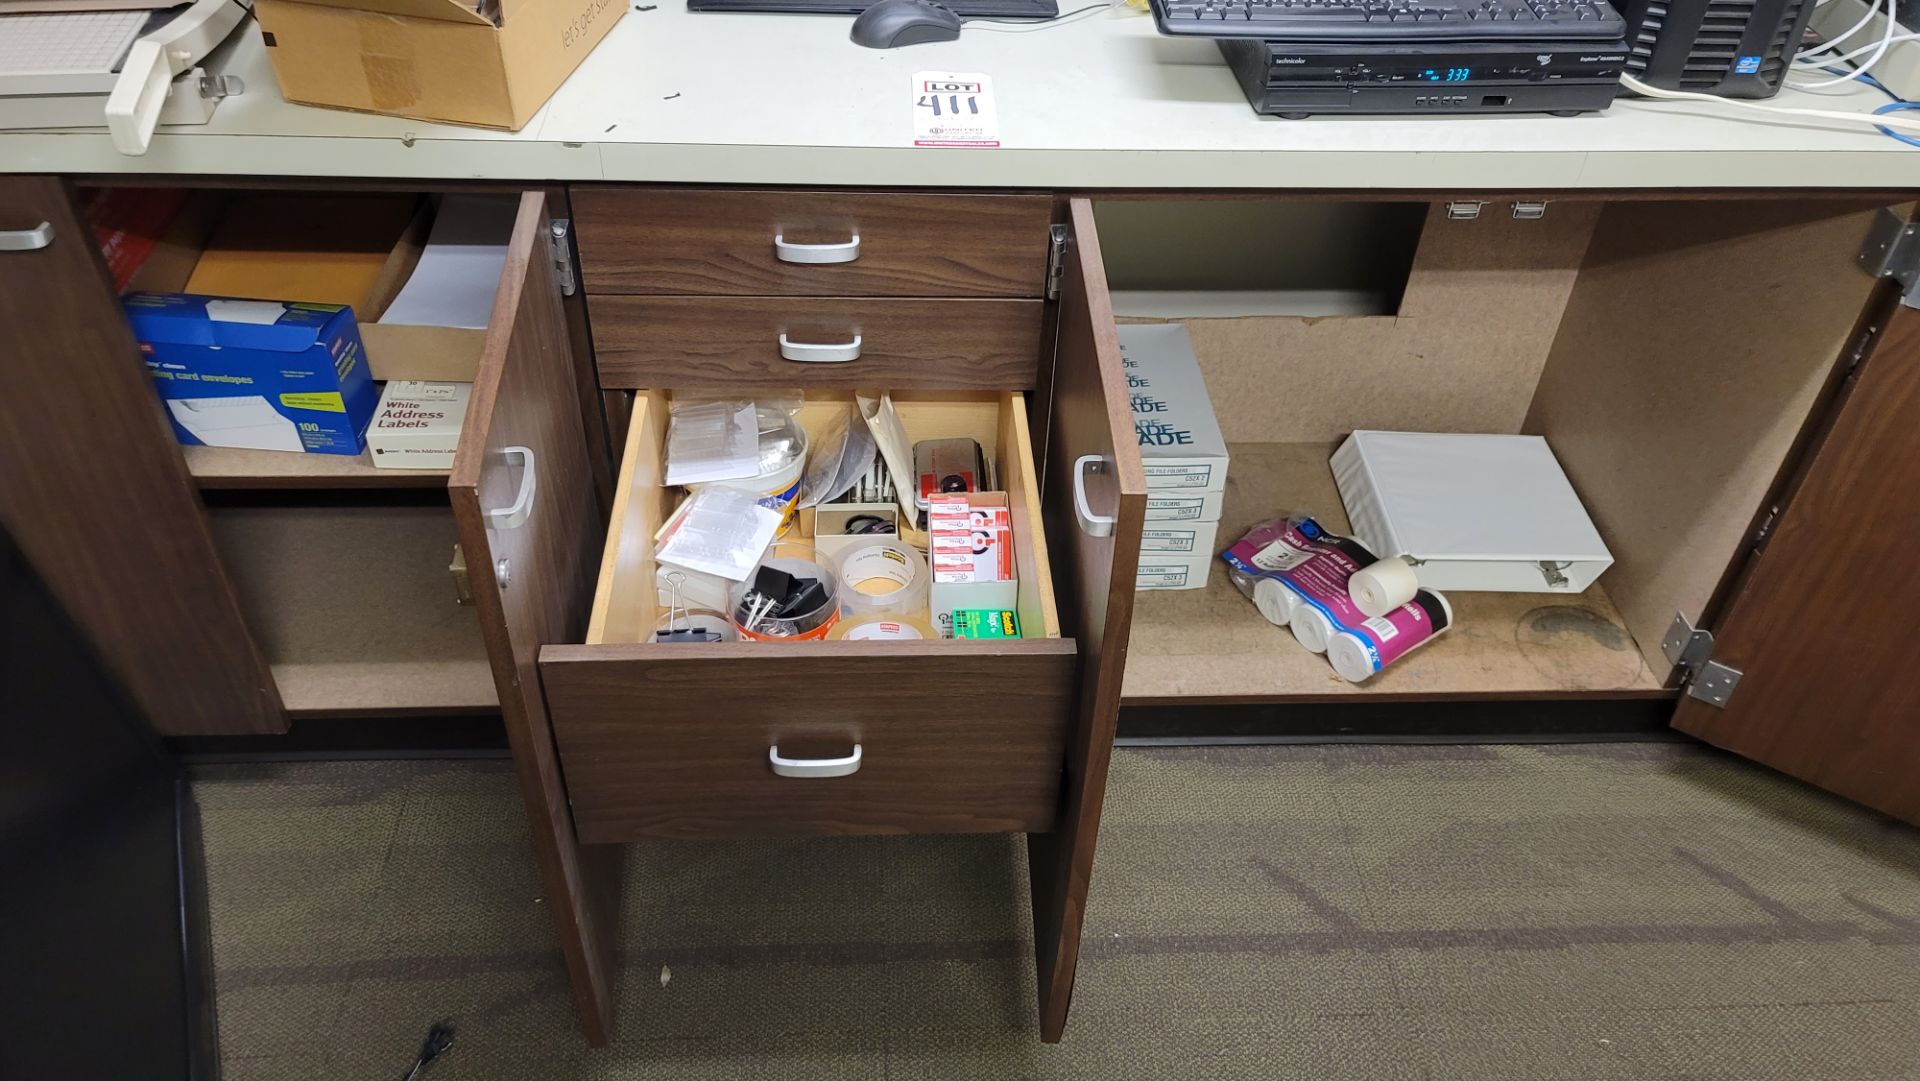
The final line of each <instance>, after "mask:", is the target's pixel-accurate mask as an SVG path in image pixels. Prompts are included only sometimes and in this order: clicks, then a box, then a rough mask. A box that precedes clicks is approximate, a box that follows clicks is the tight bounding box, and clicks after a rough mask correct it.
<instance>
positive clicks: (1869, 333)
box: [1842, 323, 1880, 379]
mask: <svg viewBox="0 0 1920 1081" xmlns="http://www.w3.org/2000/svg"><path fill="white" fill-rule="evenodd" d="M1879 338H1880V328H1879V327H1878V326H1876V325H1874V324H1872V323H1869V324H1867V327H1866V329H1865V330H1862V331H1861V332H1860V337H1859V338H1858V339H1857V340H1856V341H1855V342H1854V343H1853V349H1852V350H1851V351H1850V352H1848V353H1847V370H1846V371H1845V372H1844V373H1842V374H1843V375H1844V376H1845V377H1846V378H1848V379H1851V378H1853V375H1854V371H1855V369H1857V368H1859V367H1860V362H1861V361H1863V360H1865V359H1867V354H1868V353H1871V352H1873V343H1874V342H1875V341H1877V340H1879Z"/></svg>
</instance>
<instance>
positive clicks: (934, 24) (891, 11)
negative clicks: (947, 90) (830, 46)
mask: <svg viewBox="0 0 1920 1081" xmlns="http://www.w3.org/2000/svg"><path fill="white" fill-rule="evenodd" d="M851 36H852V38H853V43H854V44H855V45H865V46H866V47H867V48H869V49H895V48H899V47H900V46H902V45H921V44H924V43H926V42H929V41H952V40H954V39H955V38H957V37H959V36H960V16H958V15H955V14H954V13H953V10H952V9H951V8H947V7H943V6H941V5H939V4H936V3H934V2H933V0H880V2H879V3H877V4H875V5H873V6H872V7H870V8H868V9H867V10H865V11H863V12H861V13H860V17H859V18H857V19H855V20H853V33H852V35H851Z"/></svg>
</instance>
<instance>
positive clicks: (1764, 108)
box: [1620, 75, 1920, 135]
mask: <svg viewBox="0 0 1920 1081" xmlns="http://www.w3.org/2000/svg"><path fill="white" fill-rule="evenodd" d="M1620 85H1621V86H1624V87H1626V88H1627V89H1628V90H1631V91H1633V92H1634V93H1636V94H1639V95H1641V96H1642V97H1649V98H1658V99H1660V100H1662V101H1704V102H1707V103H1708V104H1711V105H1721V106H1726V107H1728V108H1733V109H1740V110H1743V111H1745V112H1749V113H1760V114H1762V115H1764V116H1772V117H1776V118H1788V119H1791V118H1794V117H1806V118H1808V119H1811V120H1829V121H1836V122H1840V123H1845V124H1865V125H1868V126H1870V127H1871V126H1875V125H1877V126H1880V127H1887V128H1893V129H1895V130H1898V131H1905V132H1907V133H1909V134H1913V135H1920V117H1904V116H1900V115H1899V114H1897V113H1887V114H1882V115H1878V116H1876V115H1874V114H1873V113H1858V112H1842V111H1840V110H1838V109H1795V108H1791V107H1788V106H1785V105H1762V104H1760V103H1758V102H1753V101H1745V100H1742V99H1740V98H1722V97H1715V96H1714V95H1712V94H1696V93H1694V92H1693V91H1691V90H1665V89H1662V88H1661V87H1657V86H1649V85H1647V84H1646V83H1643V82H1641V81H1640V80H1638V79H1636V78H1634V77H1633V76H1631V75H1622V76H1620Z"/></svg>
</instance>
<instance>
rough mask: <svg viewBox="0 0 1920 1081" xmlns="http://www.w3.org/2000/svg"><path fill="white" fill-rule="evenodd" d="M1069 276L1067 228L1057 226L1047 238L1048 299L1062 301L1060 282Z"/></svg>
mask: <svg viewBox="0 0 1920 1081" xmlns="http://www.w3.org/2000/svg"><path fill="white" fill-rule="evenodd" d="M1066 276H1067V227H1066V226H1064V225H1056V226H1054V227H1053V232H1052V233H1051V235H1050V236H1049V237H1048V238H1047V299H1048V300H1058V299H1060V281H1061V279H1062V278H1065V277H1066Z"/></svg>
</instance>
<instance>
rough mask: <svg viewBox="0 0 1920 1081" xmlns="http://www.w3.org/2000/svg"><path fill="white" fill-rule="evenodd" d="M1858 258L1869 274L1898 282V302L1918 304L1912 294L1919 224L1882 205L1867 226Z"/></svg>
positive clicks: (1919, 262) (1919, 260)
mask: <svg viewBox="0 0 1920 1081" xmlns="http://www.w3.org/2000/svg"><path fill="white" fill-rule="evenodd" d="M1859 261H1860V269H1862V270H1865V271H1866V272H1867V273H1868V274H1871V275H1873V276H1874V277H1876V278H1892V279H1893V280H1894V281H1897V282H1899V283H1900V303H1902V304H1905V305H1907V306H1908V307H1920V300H1916V298H1915V296H1914V285H1915V284H1916V283H1920V226H1915V225H1914V224H1913V223H1911V222H1909V221H1907V219H1905V218H1903V217H1901V216H1900V215H1899V214H1896V213H1894V212H1893V211H1892V210H1888V209H1886V208H1884V207H1883V208H1882V209H1881V210H1880V212H1879V213H1878V214H1875V215H1874V216H1873V224H1872V225H1871V226H1869V227H1868V229H1867V239H1866V242H1865V243H1863V244H1861V245H1860V259H1859Z"/></svg>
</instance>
